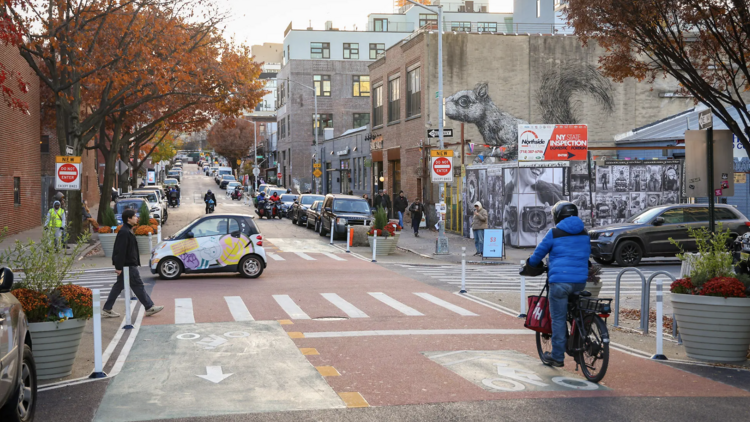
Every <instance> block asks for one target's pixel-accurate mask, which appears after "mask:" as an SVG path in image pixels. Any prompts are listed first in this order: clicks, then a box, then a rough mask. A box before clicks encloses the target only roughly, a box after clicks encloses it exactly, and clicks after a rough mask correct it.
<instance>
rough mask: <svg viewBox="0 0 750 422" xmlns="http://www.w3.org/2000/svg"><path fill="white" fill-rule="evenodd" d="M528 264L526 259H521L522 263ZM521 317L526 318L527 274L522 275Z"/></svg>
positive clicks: (519, 315)
mask: <svg viewBox="0 0 750 422" xmlns="http://www.w3.org/2000/svg"><path fill="white" fill-rule="evenodd" d="M524 264H526V260H524V259H522V260H521V265H524ZM518 317H519V318H526V276H524V275H522V276H521V313H520V314H518Z"/></svg>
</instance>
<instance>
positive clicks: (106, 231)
mask: <svg viewBox="0 0 750 422" xmlns="http://www.w3.org/2000/svg"><path fill="white" fill-rule="evenodd" d="M116 228H117V219H116V218H115V212H114V211H113V210H112V208H110V207H109V206H108V207H107V209H105V210H104V215H103V216H102V225H101V226H99V243H101V245H102V250H103V251H104V256H106V257H108V258H110V257H112V250H113V249H114V247H115V238H116V237H117V231H116V230H117V229H116Z"/></svg>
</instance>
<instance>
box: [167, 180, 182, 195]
mask: <svg viewBox="0 0 750 422" xmlns="http://www.w3.org/2000/svg"><path fill="white" fill-rule="evenodd" d="M172 186H176V187H180V182H179V181H178V180H177V179H164V193H165V194H166V193H167V190H169V188H171V187H172Z"/></svg>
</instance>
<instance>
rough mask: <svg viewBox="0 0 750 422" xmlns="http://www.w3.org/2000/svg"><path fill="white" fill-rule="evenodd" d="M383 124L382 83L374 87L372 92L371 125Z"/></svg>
mask: <svg viewBox="0 0 750 422" xmlns="http://www.w3.org/2000/svg"><path fill="white" fill-rule="evenodd" d="M382 124H383V85H380V86H378V87H376V88H375V89H374V90H373V92H372V126H373V127H375V126H380V125H382Z"/></svg>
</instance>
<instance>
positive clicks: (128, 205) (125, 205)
mask: <svg viewBox="0 0 750 422" xmlns="http://www.w3.org/2000/svg"><path fill="white" fill-rule="evenodd" d="M142 204H146V206H148V202H146V200H145V199H142V198H126V197H121V198H117V200H116V201H115V209H114V211H115V218H116V219H117V225H120V224H122V213H123V212H124V211H125V210H135V213H136V214H138V211H140V209H141V205H142Z"/></svg>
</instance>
